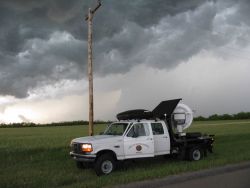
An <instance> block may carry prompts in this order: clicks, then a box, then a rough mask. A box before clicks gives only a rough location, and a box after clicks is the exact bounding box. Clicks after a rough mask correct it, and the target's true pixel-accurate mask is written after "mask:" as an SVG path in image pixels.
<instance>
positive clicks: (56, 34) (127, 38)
mask: <svg viewBox="0 0 250 188" xmlns="http://www.w3.org/2000/svg"><path fill="white" fill-rule="evenodd" d="M102 3H103V5H102V7H101V9H100V10H98V12H97V13H96V15H95V17H96V18H95V19H94V50H95V51H94V63H95V64H94V71H95V75H96V76H98V77H103V76H106V75H109V74H123V73H126V72H128V71H129V70H131V69H132V68H133V67H135V66H137V65H142V64H143V65H146V66H148V67H153V68H155V69H167V70H168V69H173V68H174V67H176V66H178V65H179V64H180V63H182V62H184V61H187V60H189V59H190V58H192V57H193V56H194V55H196V54H198V53H199V52H201V51H203V50H215V49H220V48H223V47H224V46H227V45H228V44H232V43H233V45H235V46H244V45H246V40H249V39H250V36H249V30H250V27H249V26H250V20H249V16H250V15H249V14H250V3H249V2H248V1H246V0H245V1H244V0H242V1H230V0H229V1H228V0H217V1H203V0H184V1H183V0H178V1H176V0H154V1H153V0H136V1H117V0H103V1H102ZM94 5H95V1H91V0H87V1H86V0H73V1H68V0H56V1H49V0H44V1H38V0H24V1H19V0H6V1H5V0H4V1H1V2H0V40H1V45H0V79H1V82H0V95H3V96H7V95H10V96H15V97H17V98H25V97H27V96H28V95H29V94H30V91H32V90H33V89H37V88H39V87H43V86H45V85H53V84H56V83H58V82H60V81H63V80H81V79H85V77H86V72H87V71H86V60H87V57H86V54H87V53H86V51H87V49H86V47H87V42H86V38H87V24H86V22H85V21H84V15H85V13H87V9H88V7H89V6H94Z"/></svg>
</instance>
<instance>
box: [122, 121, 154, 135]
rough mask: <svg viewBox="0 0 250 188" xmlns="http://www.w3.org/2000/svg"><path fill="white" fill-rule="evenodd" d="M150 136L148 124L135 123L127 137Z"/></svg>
mask: <svg viewBox="0 0 250 188" xmlns="http://www.w3.org/2000/svg"><path fill="white" fill-rule="evenodd" d="M140 136H149V128H148V124H144V123H135V124H134V125H133V126H132V127H131V129H130V130H129V132H128V134H127V137H134V138H136V137H140Z"/></svg>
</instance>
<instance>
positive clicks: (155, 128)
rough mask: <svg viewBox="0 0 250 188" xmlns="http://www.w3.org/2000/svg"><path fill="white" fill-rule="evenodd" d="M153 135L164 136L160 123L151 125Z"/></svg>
mask: <svg viewBox="0 0 250 188" xmlns="http://www.w3.org/2000/svg"><path fill="white" fill-rule="evenodd" d="M151 127H152V131H153V135H161V134H164V129H163V127H162V124H161V123H151Z"/></svg>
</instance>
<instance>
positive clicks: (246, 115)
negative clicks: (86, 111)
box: [0, 112, 250, 128]
mask: <svg viewBox="0 0 250 188" xmlns="http://www.w3.org/2000/svg"><path fill="white" fill-rule="evenodd" d="M243 119H250V112H240V113H238V114H232V115H230V114H223V115H218V114H213V115H211V116H209V117H203V116H198V117H195V118H194V121H210V120H211V121H214V120H243ZM94 123H95V124H109V123H111V121H102V120H97V121H95V122H94ZM88 124H89V122H88V121H83V120H79V121H65V122H52V123H44V124H39V123H38V124H36V123H33V122H22V123H9V124H6V123H2V124H0V128H11V127H14V128H18V127H57V126H75V125H88Z"/></svg>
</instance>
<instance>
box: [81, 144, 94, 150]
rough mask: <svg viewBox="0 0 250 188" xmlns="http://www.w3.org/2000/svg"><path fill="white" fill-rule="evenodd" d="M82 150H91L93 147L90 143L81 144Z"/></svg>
mask: <svg viewBox="0 0 250 188" xmlns="http://www.w3.org/2000/svg"><path fill="white" fill-rule="evenodd" d="M82 151H83V152H92V151H93V148H92V145H91V144H82Z"/></svg>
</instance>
